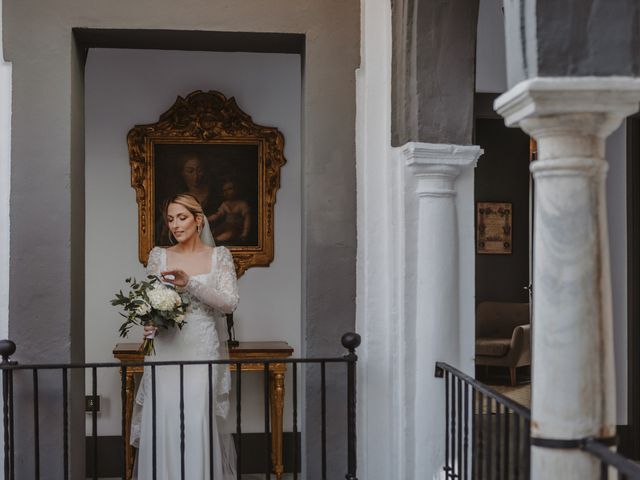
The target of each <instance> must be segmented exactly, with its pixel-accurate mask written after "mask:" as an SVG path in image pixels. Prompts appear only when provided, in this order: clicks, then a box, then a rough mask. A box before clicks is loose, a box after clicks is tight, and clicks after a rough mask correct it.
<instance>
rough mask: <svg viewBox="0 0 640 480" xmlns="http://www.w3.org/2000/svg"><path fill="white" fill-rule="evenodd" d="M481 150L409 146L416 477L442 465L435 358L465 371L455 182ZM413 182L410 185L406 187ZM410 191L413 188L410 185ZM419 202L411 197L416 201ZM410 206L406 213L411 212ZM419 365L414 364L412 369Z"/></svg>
mask: <svg viewBox="0 0 640 480" xmlns="http://www.w3.org/2000/svg"><path fill="white" fill-rule="evenodd" d="M481 153H482V150H480V148H479V147H476V146H458V145H442V144H424V143H420V144H416V143H410V144H408V145H406V146H405V147H404V148H403V155H404V157H405V159H406V165H407V167H408V171H409V172H410V174H411V175H412V176H413V179H414V180H415V182H414V183H413V185H415V190H414V191H413V192H410V191H408V192H407V194H408V198H407V202H408V203H409V204H410V203H412V202H416V201H417V209H416V210H414V212H415V213H416V214H417V218H416V219H415V224H416V227H417V235H416V236H415V237H413V236H412V237H410V238H411V239H408V241H412V240H413V239H415V240H414V241H415V242H416V254H417V255H416V257H417V258H416V265H415V287H414V288H415V293H414V294H415V297H414V298H415V300H414V301H415V310H413V309H408V311H409V312H410V311H412V310H413V311H414V312H415V316H414V318H407V322H408V323H409V324H410V325H412V326H413V328H409V329H408V332H407V340H409V341H410V344H408V345H407V349H408V352H409V355H410V356H409V357H408V360H409V365H408V368H407V370H406V372H408V373H409V372H410V375H412V376H413V379H412V380H413V384H414V389H415V391H414V395H413V402H412V403H413V408H412V410H411V411H412V413H413V422H412V423H413V424H412V425H410V427H409V428H410V430H412V435H411V437H412V439H413V442H412V444H411V446H410V448H409V450H411V451H413V455H412V458H413V468H412V469H410V470H408V471H407V473H408V474H410V478H435V476H436V475H437V474H438V472H439V471H440V469H441V468H442V465H443V463H444V442H443V441H442V438H441V437H440V435H434V432H443V431H444V428H445V425H444V417H443V415H442V413H443V412H444V409H445V394H444V383H443V382H442V380H441V379H436V378H434V377H433V376H431V375H425V372H430V368H431V367H432V366H433V365H435V362H436V361H444V362H447V363H450V364H451V365H454V366H456V367H460V363H461V352H460V341H459V338H460V318H459V317H460V315H459V302H460V289H459V258H460V250H459V232H458V219H457V207H456V179H457V178H458V176H459V175H460V174H461V172H462V170H463V169H465V168H471V167H473V166H475V163H476V160H477V159H478V157H479V156H480V154H481ZM408 185H411V183H410V182H408ZM409 188H411V187H409ZM411 197H413V199H412V198H411ZM411 210H412V209H411V208H408V211H411ZM411 363H413V365H411Z"/></svg>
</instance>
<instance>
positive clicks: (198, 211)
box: [162, 193, 205, 222]
mask: <svg viewBox="0 0 640 480" xmlns="http://www.w3.org/2000/svg"><path fill="white" fill-rule="evenodd" d="M172 203H176V204H178V205H182V206H183V207H184V208H186V209H187V210H189V212H191V214H192V215H193V217H194V218H195V219H197V218H198V217H199V216H201V217H203V219H202V220H203V221H204V220H205V214H204V209H203V208H202V205H201V204H200V202H199V201H198V199H197V198H196V197H194V196H193V195H191V194H190V193H179V194H178V195H174V196H173V197H170V198H169V199H167V200H166V201H165V202H164V206H163V208H162V213H163V215H164V220H165V222H166V221H167V211H168V210H169V205H171V204H172Z"/></svg>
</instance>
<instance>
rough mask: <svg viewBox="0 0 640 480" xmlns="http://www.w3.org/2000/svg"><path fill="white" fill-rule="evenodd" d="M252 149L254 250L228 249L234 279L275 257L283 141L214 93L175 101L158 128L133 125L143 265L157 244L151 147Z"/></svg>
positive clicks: (131, 153)
mask: <svg viewBox="0 0 640 480" xmlns="http://www.w3.org/2000/svg"><path fill="white" fill-rule="evenodd" d="M163 143H164V144H192V145H204V144H236V145H241V144H251V145H257V146H258V212H257V214H258V242H257V246H230V247H229V250H230V251H231V253H232V255H233V259H234V262H235V266H236V272H237V275H238V276H240V275H242V274H243V273H244V272H245V271H246V270H247V269H248V268H251V267H256V266H268V265H269V264H270V263H271V262H272V261H273V252H274V250H273V249H274V204H275V201H276V192H277V191H278V189H279V188H280V168H281V167H282V166H283V165H284V164H285V163H286V159H285V157H284V137H283V136H282V133H280V132H279V131H278V129H276V128H273V127H264V126H262V125H257V124H255V123H254V122H253V121H252V119H251V117H250V116H249V115H248V114H246V113H245V112H243V111H242V110H241V109H240V108H239V107H238V105H237V104H236V101H235V98H233V97H231V98H226V97H225V96H224V95H223V94H222V93H220V92H217V91H208V92H203V91H200V90H198V91H195V92H192V93H190V94H189V95H187V96H186V97H185V98H182V97H180V96H179V97H178V98H177V99H176V101H175V103H174V104H173V106H172V107H171V108H169V110H167V111H166V112H164V113H163V114H162V115H160V119H159V120H158V122H156V123H153V124H150V125H136V126H135V127H133V128H132V129H131V130H130V131H129V133H128V135H127V144H128V147H129V163H130V166H131V186H132V187H133V188H134V189H135V191H136V201H137V203H138V257H139V259H140V262H142V263H143V264H144V265H146V263H147V259H148V255H149V251H150V250H151V248H153V246H154V244H155V239H154V235H155V231H154V225H155V212H156V208H155V207H156V206H155V204H154V202H155V184H154V182H155V175H154V173H155V170H154V169H155V158H154V152H155V148H154V147H155V145H156V144H163Z"/></svg>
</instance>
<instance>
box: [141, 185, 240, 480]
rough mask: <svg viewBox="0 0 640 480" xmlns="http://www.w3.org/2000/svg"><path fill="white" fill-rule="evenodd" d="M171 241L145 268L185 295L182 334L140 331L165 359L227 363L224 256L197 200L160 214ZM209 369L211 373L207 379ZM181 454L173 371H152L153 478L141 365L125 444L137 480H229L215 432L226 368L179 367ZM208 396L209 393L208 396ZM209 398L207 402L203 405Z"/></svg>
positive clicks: (232, 301)
mask: <svg viewBox="0 0 640 480" xmlns="http://www.w3.org/2000/svg"><path fill="white" fill-rule="evenodd" d="M164 214H165V220H166V222H167V226H168V228H169V231H170V232H171V236H172V237H173V238H174V239H175V241H176V242H177V243H176V244H175V245H174V246H172V247H169V248H166V249H165V248H159V247H155V248H154V249H153V250H151V252H150V254H149V262H148V264H147V271H148V273H149V274H150V275H159V276H160V277H161V278H162V279H163V281H165V282H167V283H171V284H173V285H175V286H176V287H177V288H178V289H180V290H183V291H185V292H186V293H187V294H188V296H189V298H190V302H191V303H190V305H189V307H188V309H187V314H186V317H185V321H186V324H185V325H184V327H183V328H182V330H180V329H178V328H172V329H169V330H165V329H160V330H156V329H155V327H152V326H147V327H145V335H154V334H155V340H154V342H155V349H156V355H155V357H151V358H150V360H152V361H165V360H216V359H224V358H228V352H227V348H226V340H227V330H226V316H225V314H227V313H231V312H233V311H234V310H235V308H236V305H237V303H238V290H237V286H236V275H235V268H234V264H233V259H232V257H231V253H230V252H229V250H227V249H226V248H225V247H215V244H214V242H213V237H212V235H211V231H210V229H209V223H208V222H207V221H206V217H205V216H204V213H203V211H202V206H201V205H200V203H199V202H198V200H197V199H196V198H195V197H193V196H191V195H189V194H181V195H176V196H175V197H173V198H172V199H170V200H169V202H168V203H167V206H166V208H165V210H164ZM209 372H211V376H210V375H209ZM182 381H183V384H182V391H183V405H184V453H183V456H182V451H181V450H182V449H181V442H180V439H181V428H180V367H178V366H156V367H155V429H156V431H155V459H156V465H155V476H154V465H153V458H154V445H153V443H154V440H153V401H152V390H153V382H152V371H151V367H149V366H148V367H145V371H144V374H143V377H142V381H141V382H140V387H139V389H138V394H137V395H136V405H135V406H134V412H133V418H132V422H131V443H132V445H134V446H136V447H138V454H137V458H136V464H137V466H136V469H137V475H134V477H135V478H137V479H138V480H151V479H152V478H156V479H158V480H178V479H181V478H184V479H187V480H208V479H209V478H215V479H217V480H223V479H225V480H226V479H231V478H235V476H236V473H235V468H236V465H235V448H234V445H233V442H232V439H231V435H230V434H222V433H221V432H220V424H221V423H222V421H223V420H224V418H225V417H226V416H227V413H228V411H229V391H230V388H231V378H230V374H229V367H228V365H213V366H212V367H211V369H210V368H209V366H208V365H185V366H184V367H183V379H182ZM210 392H211V396H210ZM210 398H211V401H210Z"/></svg>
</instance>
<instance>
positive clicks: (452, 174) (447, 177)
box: [400, 142, 483, 197]
mask: <svg viewBox="0 0 640 480" xmlns="http://www.w3.org/2000/svg"><path fill="white" fill-rule="evenodd" d="M400 152H401V156H402V158H403V159H404V161H405V165H406V166H407V168H408V169H409V171H410V172H411V173H412V174H413V175H414V176H415V177H417V179H418V185H417V189H416V193H417V194H418V195H419V196H436V197H446V196H454V195H455V194H456V192H455V180H456V178H457V177H458V175H460V173H461V172H462V170H463V169H465V168H467V167H475V165H476V162H477V161H478V158H479V157H480V155H482V153H483V151H482V149H481V148H480V147H478V146H477V145H452V144H443V143H422V142H409V143H406V144H405V145H403V146H402V147H400Z"/></svg>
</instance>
